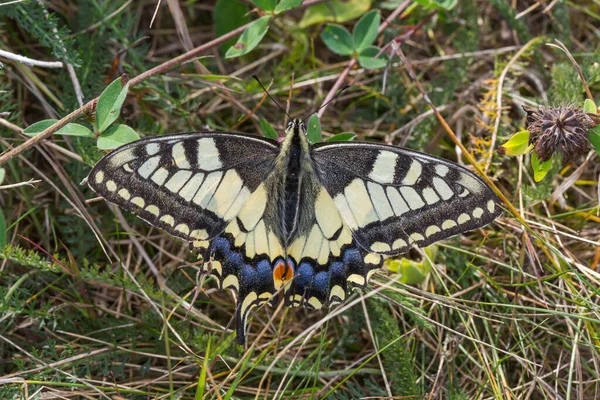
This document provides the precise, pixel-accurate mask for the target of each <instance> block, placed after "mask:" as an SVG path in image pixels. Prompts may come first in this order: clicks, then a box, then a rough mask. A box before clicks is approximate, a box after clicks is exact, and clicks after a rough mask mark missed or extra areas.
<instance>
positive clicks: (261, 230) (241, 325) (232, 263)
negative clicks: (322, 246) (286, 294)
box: [193, 183, 293, 343]
mask: <svg viewBox="0 0 600 400" xmlns="http://www.w3.org/2000/svg"><path fill="white" fill-rule="evenodd" d="M268 203H269V202H268V190H267V185H266V184H265V183H263V184H261V185H260V186H259V187H258V188H257V189H256V190H255V191H254V193H252V195H251V196H250V197H249V198H248V200H247V201H246V203H245V204H244V206H243V207H242V208H241V210H240V211H239V213H238V214H237V215H236V216H235V218H233V219H232V220H231V221H229V223H228V224H227V226H226V228H225V230H224V232H223V233H222V234H221V235H220V236H218V237H216V238H215V239H213V240H211V241H210V242H207V241H197V242H194V243H193V247H196V248H197V250H198V251H199V252H200V253H201V254H202V256H203V257H204V260H205V263H204V265H203V268H204V270H205V272H211V273H212V274H213V275H215V276H216V277H217V279H218V281H219V285H220V287H221V288H223V289H228V288H229V289H233V290H235V291H237V293H238V304H237V310H236V325H237V338H238V341H239V342H240V343H244V342H245V332H246V320H247V317H248V313H249V312H250V310H251V309H252V308H254V307H256V306H260V305H261V304H263V303H266V302H267V301H269V300H271V298H272V296H273V294H274V293H275V291H276V290H278V289H280V288H281V287H282V286H284V285H285V284H286V283H288V282H289V281H290V280H291V279H292V276H293V271H292V270H291V269H288V265H287V264H286V262H285V260H286V257H285V250H284V247H283V245H282V244H281V241H280V240H279V238H278V237H277V236H276V235H275V233H274V230H273V225H272V224H271V223H270V220H269V212H268V211H269V210H268V209H267V206H268Z"/></svg>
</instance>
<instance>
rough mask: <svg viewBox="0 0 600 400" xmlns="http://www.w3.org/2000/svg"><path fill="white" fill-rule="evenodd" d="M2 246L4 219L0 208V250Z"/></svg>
mask: <svg viewBox="0 0 600 400" xmlns="http://www.w3.org/2000/svg"><path fill="white" fill-rule="evenodd" d="M4 247H6V220H5V219H4V213H3V212H2V209H0V250H3V249H4Z"/></svg>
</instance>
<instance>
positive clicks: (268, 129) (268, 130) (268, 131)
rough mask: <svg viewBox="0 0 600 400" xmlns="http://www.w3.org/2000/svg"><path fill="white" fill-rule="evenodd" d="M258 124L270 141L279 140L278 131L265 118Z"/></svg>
mask: <svg viewBox="0 0 600 400" xmlns="http://www.w3.org/2000/svg"><path fill="white" fill-rule="evenodd" d="M258 123H259V124H260V129H261V130H262V133H263V135H264V136H265V137H266V138H269V139H275V140H277V139H278V138H279V135H277V131H276V130H275V129H273V127H272V126H271V125H270V124H269V123H268V122H267V120H266V119H264V118H262V117H261V118H259V120H258Z"/></svg>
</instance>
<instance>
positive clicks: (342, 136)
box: [326, 132, 356, 142]
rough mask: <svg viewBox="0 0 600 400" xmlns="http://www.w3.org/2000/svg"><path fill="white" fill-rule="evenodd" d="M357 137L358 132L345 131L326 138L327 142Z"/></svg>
mask: <svg viewBox="0 0 600 400" xmlns="http://www.w3.org/2000/svg"><path fill="white" fill-rule="evenodd" d="M355 137H356V133H352V132H344V133H338V134H337V135H334V136H332V137H330V138H329V139H327V140H326V142H349V141H350V140H353V139H354V138H355Z"/></svg>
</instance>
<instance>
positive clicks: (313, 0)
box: [0, 0, 409, 165]
mask: <svg viewBox="0 0 600 400" xmlns="http://www.w3.org/2000/svg"><path fill="white" fill-rule="evenodd" d="M323 1H324V0H310V1H305V2H304V3H303V4H302V6H301V8H306V7H309V6H311V5H314V4H318V3H322V2H323ZM405 3H409V1H408V0H407V1H405ZM392 15H394V14H392ZM392 15H390V17H392ZM388 19H389V18H388ZM386 21H387V20H386ZM250 24H251V22H250V23H248V24H246V25H243V26H240V27H239V28H237V29H234V30H233V31H231V32H229V33H226V34H225V35H223V36H221V37H218V38H216V39H214V40H211V41H210V42H208V43H205V44H203V45H202V46H198V47H196V48H195V49H193V50H190V51H188V52H186V53H184V54H182V55H180V56H178V57H175V58H173V59H171V60H169V61H165V62H164V63H162V64H160V65H157V66H156V67H154V68H151V69H149V70H148V71H145V72H143V73H141V74H139V75H138V76H136V77H135V78H133V79H131V80H130V81H129V86H130V87H131V86H135V85H137V84H139V83H141V82H143V81H144V80H146V79H148V78H150V77H152V76H154V75H158V74H161V73H163V72H165V71H167V70H169V69H170V68H172V67H174V66H176V65H179V64H182V63H184V62H186V61H189V60H191V59H193V58H194V57H196V56H198V55H199V54H201V53H203V52H205V51H206V50H209V49H211V48H213V47H216V46H219V45H221V44H222V43H225V42H226V41H228V40H229V39H231V38H234V37H236V36H237V35H240V34H241V33H242V32H244V31H245V30H246V28H248V26H250ZM383 26H386V27H387V24H385V22H384V23H383V24H382V27H383ZM97 101H98V98H95V99H93V100H91V101H89V102H88V103H86V104H85V105H84V106H83V107H80V108H78V109H77V110H75V111H73V112H72V113H70V114H69V115H67V116H66V117H64V118H62V119H60V120H58V121H57V122H56V123H55V124H54V125H52V126H50V127H48V128H47V129H45V130H44V131H43V132H41V133H40V134H39V135H37V136H34V137H32V138H31V139H29V140H27V141H25V142H24V143H22V144H21V145H20V146H18V147H15V148H14V149H11V150H9V151H7V152H6V153H4V154H2V155H1V156H0V165H2V164H4V163H6V162H7V161H8V160H10V159H11V158H13V157H14V156H16V155H18V154H21V153H22V152H24V151H26V150H29V149H30V148H32V147H33V146H35V145H36V144H38V143H40V142H41V141H43V140H46V139H47V138H49V137H50V136H51V135H52V134H53V133H54V132H56V131H58V130H59V129H60V128H62V127H63V126H65V125H66V124H68V123H69V122H71V121H74V120H75V119H77V118H78V117H79V116H80V115H82V114H84V113H86V112H91V111H93V110H94V109H95V107H96V102H97Z"/></svg>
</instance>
